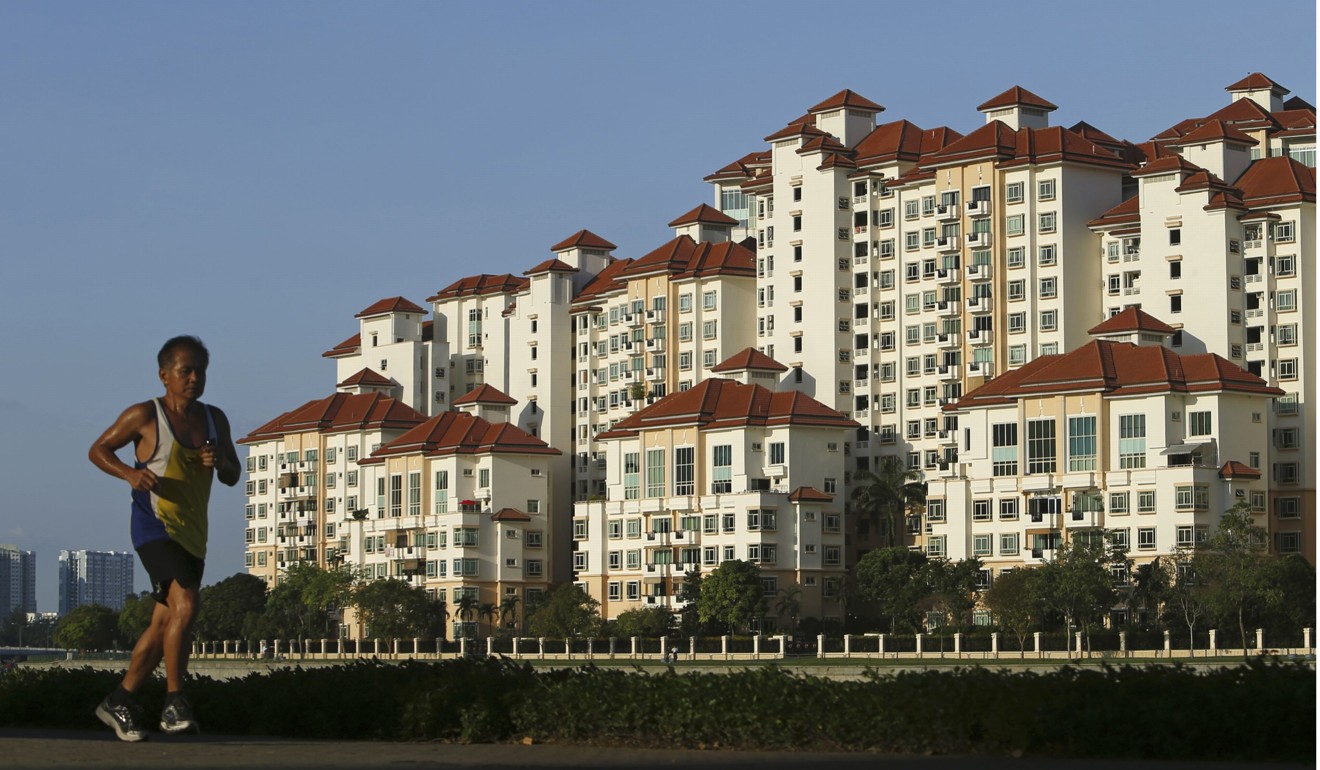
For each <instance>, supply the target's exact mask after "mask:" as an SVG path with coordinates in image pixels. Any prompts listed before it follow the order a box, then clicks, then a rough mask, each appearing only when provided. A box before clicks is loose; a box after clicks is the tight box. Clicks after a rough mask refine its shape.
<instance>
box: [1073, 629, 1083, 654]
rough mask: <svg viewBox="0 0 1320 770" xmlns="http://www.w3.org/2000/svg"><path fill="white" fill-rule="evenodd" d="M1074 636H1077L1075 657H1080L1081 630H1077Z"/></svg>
mask: <svg viewBox="0 0 1320 770" xmlns="http://www.w3.org/2000/svg"><path fill="white" fill-rule="evenodd" d="M1074 636H1076V637H1077V639H1076V641H1077V659H1078V660H1081V659H1082V632H1081V631H1078V632H1077V633H1076V634H1075V635H1074Z"/></svg>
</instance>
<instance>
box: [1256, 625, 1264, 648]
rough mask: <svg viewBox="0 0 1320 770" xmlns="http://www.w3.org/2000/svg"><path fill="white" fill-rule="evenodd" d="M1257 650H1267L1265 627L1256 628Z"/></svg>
mask: <svg viewBox="0 0 1320 770" xmlns="http://www.w3.org/2000/svg"><path fill="white" fill-rule="evenodd" d="M1256 652H1257V653H1263V652H1265V629H1263V628H1258V629H1256Z"/></svg>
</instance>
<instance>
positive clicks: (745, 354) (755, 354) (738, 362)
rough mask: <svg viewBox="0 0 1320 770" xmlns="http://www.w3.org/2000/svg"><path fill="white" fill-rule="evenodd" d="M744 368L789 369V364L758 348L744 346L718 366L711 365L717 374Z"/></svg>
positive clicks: (779, 370) (775, 370)
mask: <svg viewBox="0 0 1320 770" xmlns="http://www.w3.org/2000/svg"><path fill="white" fill-rule="evenodd" d="M744 369H757V370H761V371H768V372H786V371H788V367H787V366H784V365H783V364H781V363H779V362H778V361H776V360H774V359H773V358H771V357H770V356H767V355H766V354H765V353H762V352H761V351H759V350H757V349H756V348H743V349H742V350H740V351H738V352H737V353H734V354H733V355H731V356H729V357H728V358H726V359H725V360H724V361H722V362H721V363H719V364H717V365H716V366H713V367H711V369H710V370H711V371H712V372H715V373H716V374H722V373H724V372H741V371H743V370H744Z"/></svg>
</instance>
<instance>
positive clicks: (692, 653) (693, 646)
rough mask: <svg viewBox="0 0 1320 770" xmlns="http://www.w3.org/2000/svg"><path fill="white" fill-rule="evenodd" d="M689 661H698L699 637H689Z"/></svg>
mask: <svg viewBox="0 0 1320 770" xmlns="http://www.w3.org/2000/svg"><path fill="white" fill-rule="evenodd" d="M688 659H689V660H696V659H697V637H696V635H695V634H694V635H692V636H689V637H688Z"/></svg>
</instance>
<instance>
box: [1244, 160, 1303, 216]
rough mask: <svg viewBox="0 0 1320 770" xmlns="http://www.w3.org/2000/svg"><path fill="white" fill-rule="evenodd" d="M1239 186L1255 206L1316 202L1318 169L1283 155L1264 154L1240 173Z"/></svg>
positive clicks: (1247, 202)
mask: <svg viewBox="0 0 1320 770" xmlns="http://www.w3.org/2000/svg"><path fill="white" fill-rule="evenodd" d="M1237 187H1238V189H1240V190H1241V191H1242V200H1243V201H1244V202H1245V203H1246V204H1247V205H1248V206H1250V207H1251V208H1253V209H1255V208H1261V207H1265V206H1278V205H1283V204H1290V203H1302V202H1307V203H1315V169H1313V168H1310V167H1308V166H1305V165H1303V164H1301V163H1299V162H1297V161H1295V160H1293V159H1292V158H1289V157H1286V156H1282V155H1280V156H1275V157H1273V158H1261V159H1260V160H1258V161H1256V162H1255V163H1252V164H1251V165H1250V166H1248V167H1247V170H1246V171H1244V172H1243V173H1242V176H1240V177H1238V180H1237Z"/></svg>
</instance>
